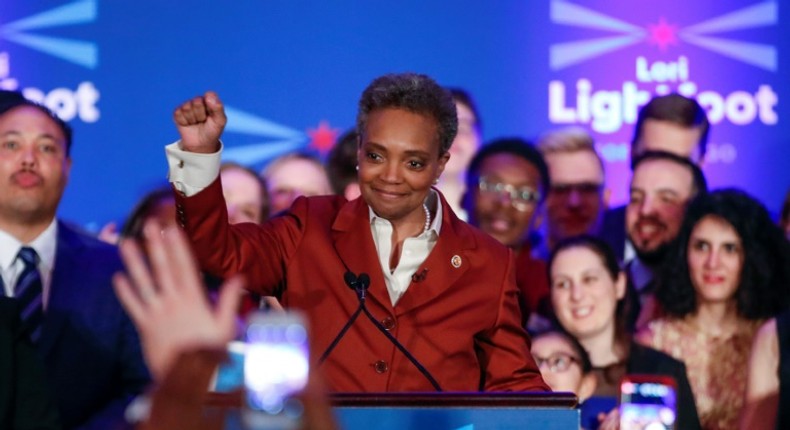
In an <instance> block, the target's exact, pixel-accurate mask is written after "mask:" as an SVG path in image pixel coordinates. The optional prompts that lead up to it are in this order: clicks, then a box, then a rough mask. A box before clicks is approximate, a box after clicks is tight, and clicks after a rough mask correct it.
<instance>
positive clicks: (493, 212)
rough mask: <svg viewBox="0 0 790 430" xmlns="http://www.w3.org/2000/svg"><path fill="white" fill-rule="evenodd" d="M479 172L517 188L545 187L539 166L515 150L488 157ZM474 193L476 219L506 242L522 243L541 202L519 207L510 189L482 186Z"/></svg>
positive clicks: (474, 218)
mask: <svg viewBox="0 0 790 430" xmlns="http://www.w3.org/2000/svg"><path fill="white" fill-rule="evenodd" d="M478 174H479V175H480V177H481V178H484V179H485V181H486V182H487V183H489V184H502V185H504V186H506V187H511V189H514V190H530V191H535V192H537V191H539V190H542V189H543V184H541V177H540V172H539V171H538V168H537V167H535V165H534V164H532V163H530V162H529V161H527V160H525V159H524V158H522V157H519V156H517V155H514V154H509V153H499V154H494V155H491V156H489V157H487V158H486V159H484V160H483V162H482V163H480V169H479V172H478ZM503 191H504V190H503ZM472 193H473V195H474V202H473V208H472V213H471V214H470V215H471V217H472V223H473V224H475V225H477V226H478V227H479V228H480V229H481V230H483V231H484V232H486V233H488V234H490V235H491V236H493V237H494V238H495V239H496V240H498V241H499V242H501V243H502V244H504V245H507V246H512V247H515V246H519V245H521V244H522V243H523V241H524V239H525V236H526V235H527V234H528V233H529V231H530V229H531V227H532V225H533V222H534V219H535V209H536V208H537V206H538V202H537V201H532V202H529V204H528V205H527V206H523V207H522V209H523V210H519V209H517V208H516V207H515V206H514V205H513V201H512V197H511V195H510V193H507V192H499V193H497V192H491V191H488V192H483V191H481V190H480V189H479V188H477V189H475V190H473V191H472Z"/></svg>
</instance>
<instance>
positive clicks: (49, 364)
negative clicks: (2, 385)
mask: <svg viewBox="0 0 790 430" xmlns="http://www.w3.org/2000/svg"><path fill="white" fill-rule="evenodd" d="M120 270H122V264H121V261H120V258H119V256H118V251H117V249H116V248H115V247H114V246H111V245H108V244H106V243H103V242H100V241H99V240H97V239H95V238H93V237H91V236H89V235H87V234H85V233H82V232H79V231H77V230H75V229H73V228H71V227H69V226H67V225H66V224H64V223H62V222H60V223H59V224H58V237H57V250H56V253H55V268H54V270H53V274H52V284H51V288H50V292H49V302H48V305H47V309H46V312H45V317H44V325H43V330H42V333H41V339H40V340H39V345H38V349H39V353H40V355H41V356H42V358H43V360H44V364H45V367H46V370H47V374H48V377H49V380H50V383H51V384H52V385H53V387H54V389H55V390H56V396H57V403H58V405H59V408H60V413H61V418H62V419H63V424H64V427H65V428H85V429H88V428H96V429H112V428H116V427H117V425H118V424H119V423H123V421H124V420H123V413H124V410H125V408H126V406H127V404H128V403H129V402H130V401H131V400H132V398H133V397H134V396H135V395H137V394H139V393H141V392H142V391H143V390H144V389H145V387H146V386H147V384H148V382H149V380H150V377H149V375H148V370H147V368H146V366H145V363H144V361H143V356H142V352H141V350H140V341H139V339H138V337H137V332H136V331H135V328H134V326H133V325H132V322H131V321H130V319H129V318H128V316H127V315H126V313H125V312H124V310H123V308H122V307H121V305H120V302H119V301H118V299H117V298H116V296H115V292H114V290H113V288H112V275H113V274H114V273H115V272H117V271H120Z"/></svg>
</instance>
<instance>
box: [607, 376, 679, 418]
mask: <svg viewBox="0 0 790 430" xmlns="http://www.w3.org/2000/svg"><path fill="white" fill-rule="evenodd" d="M676 411H677V395H676V390H675V381H674V380H673V379H672V378H669V377H662V376H639V375H629V376H626V377H625V378H623V381H622V382H621V384H620V429H621V430H665V429H674V428H675V419H676V415H677V412H676Z"/></svg>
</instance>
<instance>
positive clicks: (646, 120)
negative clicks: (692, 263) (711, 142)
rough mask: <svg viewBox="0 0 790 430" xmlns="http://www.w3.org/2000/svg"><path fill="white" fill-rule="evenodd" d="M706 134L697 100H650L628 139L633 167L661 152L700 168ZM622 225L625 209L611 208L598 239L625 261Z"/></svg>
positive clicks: (628, 249)
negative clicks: (646, 155) (641, 157)
mask: <svg viewBox="0 0 790 430" xmlns="http://www.w3.org/2000/svg"><path fill="white" fill-rule="evenodd" d="M709 131H710V123H709V122H708V117H707V115H706V114H705V109H703V108H702V106H700V104H699V103H697V101H696V100H694V99H691V98H688V97H684V96H682V95H680V94H668V95H664V96H656V97H653V99H651V100H650V102H649V103H648V104H646V105H645V106H643V107H642V109H640V110H639V116H638V117H637V121H636V125H635V126H634V137H633V139H632V140H631V160H632V164H633V160H634V159H635V158H636V157H638V156H639V155H640V154H642V153H644V152H645V151H664V152H668V153H671V154H675V155H677V156H679V157H684V158H688V159H689V160H691V162H693V163H694V164H697V165H698V166H702V165H703V163H704V161H705V154H706V153H707V147H708V134H709ZM624 226H625V206H620V207H617V208H614V209H610V210H608V211H606V213H605V214H604V218H603V223H602V226H601V232H602V234H601V236H602V237H605V238H606V240H607V242H608V243H609V244H610V245H612V249H614V251H615V254H616V255H617V258H619V259H620V260H621V261H624V262H628V261H630V260H631V259H632V258H633V254H634V252H633V247H632V246H631V245H630V244H629V243H627V242H626V237H625V228H624Z"/></svg>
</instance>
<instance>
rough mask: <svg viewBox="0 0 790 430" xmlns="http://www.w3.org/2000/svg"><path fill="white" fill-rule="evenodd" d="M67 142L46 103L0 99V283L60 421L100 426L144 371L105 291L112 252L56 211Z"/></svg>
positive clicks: (128, 329)
mask: <svg viewBox="0 0 790 430" xmlns="http://www.w3.org/2000/svg"><path fill="white" fill-rule="evenodd" d="M3 99H4V100H10V99H6V98H5V97H4V98H3ZM70 149H71V129H70V128H69V126H68V125H67V124H66V123H64V122H63V121H62V120H60V119H59V118H57V117H56V116H55V115H54V114H53V113H52V112H50V111H49V109H47V108H46V107H44V106H42V105H39V104H37V103H34V102H31V101H28V100H25V99H24V98H22V97H18V98H14V99H13V100H10V101H6V103H5V104H3V105H0V182H2V183H0V275H1V276H0V280H1V281H2V282H0V284H2V288H0V291H2V292H3V294H4V295H6V296H9V297H13V298H14V299H15V300H16V301H17V302H18V303H19V305H20V308H21V309H23V311H22V324H23V330H24V332H25V333H26V335H27V336H29V337H30V339H31V341H33V342H34V343H36V347H37V349H38V353H39V355H40V356H41V357H42V359H43V362H44V365H45V368H46V372H47V375H48V382H49V383H50V384H51V385H52V388H54V394H55V396H56V401H57V403H58V406H59V409H60V416H61V419H62V423H63V426H64V428H96V429H108V428H114V427H115V426H117V425H118V424H119V423H123V422H124V420H123V414H124V409H125V408H126V405H127V404H128V403H129V401H130V400H131V399H132V398H133V397H134V396H135V395H137V394H139V393H140V392H142V390H143V389H144V388H145V386H146V385H147V384H148V382H149V376H148V371H147V369H146V367H145V364H144V362H143V358H142V354H141V352H140V344H139V340H138V338H137V334H136V332H135V329H134V326H133V325H132V323H131V321H129V319H128V317H127V316H126V314H125V313H124V311H123V309H122V308H121V306H120V304H119V303H118V300H117V299H116V297H115V294H114V293H113V290H112V286H111V278H112V276H113V274H114V273H115V272H117V271H120V270H121V269H122V266H121V262H120V259H119V256H118V253H117V250H116V249H115V248H114V247H112V246H111V245H108V244H106V243H103V242H100V241H98V240H97V239H95V238H93V237H91V236H88V235H86V234H84V233H82V232H80V231H78V230H76V229H74V228H73V227H70V226H68V225H67V224H65V223H63V222H60V221H59V220H58V219H57V218H56V217H55V214H56V211H57V208H58V203H59V202H60V199H61V197H62V195H63V191H64V189H65V187H66V183H67V182H68V178H69V173H70V171H71V158H70V157H69V150H70Z"/></svg>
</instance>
